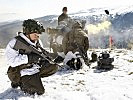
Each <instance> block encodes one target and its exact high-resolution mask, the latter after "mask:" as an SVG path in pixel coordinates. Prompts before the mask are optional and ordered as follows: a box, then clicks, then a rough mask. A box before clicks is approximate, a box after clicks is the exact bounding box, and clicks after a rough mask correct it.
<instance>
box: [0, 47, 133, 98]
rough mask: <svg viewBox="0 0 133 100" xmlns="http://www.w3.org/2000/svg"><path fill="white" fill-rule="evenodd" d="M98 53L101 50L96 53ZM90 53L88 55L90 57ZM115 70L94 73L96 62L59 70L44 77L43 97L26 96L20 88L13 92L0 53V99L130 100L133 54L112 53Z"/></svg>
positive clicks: (1, 53) (132, 86) (115, 51)
mask: <svg viewBox="0 0 133 100" xmlns="http://www.w3.org/2000/svg"><path fill="white" fill-rule="evenodd" d="M95 51H96V52H97V53H100V52H101V51H102V50H98V49H97V50H95ZM91 52H92V51H91V50H90V51H89V52H88V54H89V56H90V54H91ZM110 54H111V56H112V57H114V62H113V65H114V69H112V70H110V71H104V70H96V69H95V68H94V67H96V65H97V63H92V64H91V66H90V68H89V67H88V66H84V68H83V69H80V70H79V71H75V70H65V69H62V70H60V71H58V72H57V73H56V74H54V75H52V76H50V77H47V78H43V79H42V82H43V85H44V87H45V94H43V95H41V96H37V95H35V96H29V95H25V94H24V93H23V92H22V91H21V90H20V89H19V88H18V89H12V88H11V86H10V81H9V79H8V77H7V74H6V72H7V69H8V65H7V63H6V61H5V57H4V50H0V99H2V100H5V99H10V100H12V99H13V100H34V99H35V100H133V94H132V93H133V74H131V75H129V73H130V72H133V51H130V50H125V49H120V50H118V49H117V50H111V53H110Z"/></svg>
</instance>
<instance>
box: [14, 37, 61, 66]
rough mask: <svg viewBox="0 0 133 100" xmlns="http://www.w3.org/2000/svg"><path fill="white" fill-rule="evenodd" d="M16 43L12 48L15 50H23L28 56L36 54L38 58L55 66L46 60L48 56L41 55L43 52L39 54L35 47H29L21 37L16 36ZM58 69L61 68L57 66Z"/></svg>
mask: <svg viewBox="0 0 133 100" xmlns="http://www.w3.org/2000/svg"><path fill="white" fill-rule="evenodd" d="M16 39H17V41H16V45H15V46H14V48H16V49H17V50H20V49H22V50H25V53H26V54H29V53H31V52H33V53H35V54H37V55H39V56H40V58H43V59H45V60H48V61H49V62H51V63H52V64H56V65H58V64H57V63H55V62H54V61H52V60H50V59H48V56H46V55H45V54H43V52H40V51H39V50H38V49H37V48H35V46H33V45H30V44H29V43H28V42H27V41H26V40H24V39H23V38H22V37H21V36H17V37H16ZM58 66H59V67H61V66H60V65H58Z"/></svg>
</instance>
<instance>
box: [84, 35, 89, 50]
mask: <svg viewBox="0 0 133 100" xmlns="http://www.w3.org/2000/svg"><path fill="white" fill-rule="evenodd" d="M84 49H85V51H87V50H88V49H89V40H88V37H85V39H84Z"/></svg>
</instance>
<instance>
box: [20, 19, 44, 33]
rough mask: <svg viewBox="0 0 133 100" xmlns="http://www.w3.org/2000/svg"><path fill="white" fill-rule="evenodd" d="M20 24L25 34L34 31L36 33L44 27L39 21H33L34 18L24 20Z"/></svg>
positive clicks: (42, 30)
mask: <svg viewBox="0 0 133 100" xmlns="http://www.w3.org/2000/svg"><path fill="white" fill-rule="evenodd" d="M22 26H23V32H24V33H25V34H26V35H28V34H31V33H34V32H36V33H38V34H41V33H42V32H45V29H44V28H43V26H42V24H41V23H39V22H38V21H35V20H34V19H28V20H24V22H23V25H22Z"/></svg>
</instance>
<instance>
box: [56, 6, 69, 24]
mask: <svg viewBox="0 0 133 100" xmlns="http://www.w3.org/2000/svg"><path fill="white" fill-rule="evenodd" d="M62 12H63V13H62V14H61V15H60V16H59V17H58V25H59V24H60V22H61V21H63V20H64V19H66V18H68V15H67V7H63V9H62Z"/></svg>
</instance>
